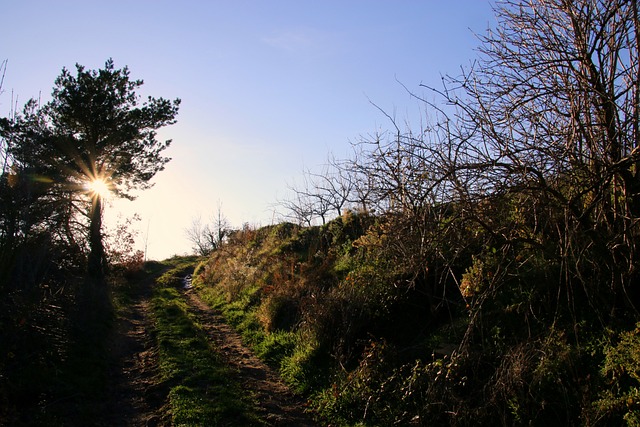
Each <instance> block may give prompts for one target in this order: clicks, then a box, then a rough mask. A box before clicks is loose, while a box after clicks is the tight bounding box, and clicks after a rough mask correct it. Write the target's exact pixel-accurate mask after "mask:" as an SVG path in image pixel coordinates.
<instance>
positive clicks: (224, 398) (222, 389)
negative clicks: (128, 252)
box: [152, 263, 263, 426]
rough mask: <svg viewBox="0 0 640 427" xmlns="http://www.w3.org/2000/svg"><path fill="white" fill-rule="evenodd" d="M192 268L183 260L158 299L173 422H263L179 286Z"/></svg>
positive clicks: (156, 308)
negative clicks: (177, 279)
mask: <svg viewBox="0 0 640 427" xmlns="http://www.w3.org/2000/svg"><path fill="white" fill-rule="evenodd" d="M188 268H189V266H188V265H185V264H183V263H178V265H177V266H175V267H174V268H173V269H172V270H169V271H168V272H167V273H165V274H164V275H163V276H162V277H161V278H160V279H159V280H158V285H157V287H156V289H155V290H154V296H153V299H152V307H153V313H154V317H155V322H156V329H157V339H158V347H159V357H160V373H161V376H162V380H163V381H164V382H165V383H166V384H167V385H168V386H169V406H170V412H171V417H172V422H173V425H176V426H180V425H194V426H195V425H246V426H251V425H263V424H262V423H261V422H260V420H259V419H258V417H257V416H256V415H255V413H254V412H253V409H252V407H253V406H252V404H251V402H250V401H249V400H248V398H247V397H246V396H244V395H243V394H244V393H243V390H242V389H241V388H240V386H239V385H238V384H237V383H234V382H233V380H232V375H231V372H230V371H229V369H228V368H227V367H226V365H225V363H224V361H223V360H222V359H221V358H220V356H219V354H218V353H217V351H216V349H215V348H213V347H212V345H211V343H210V342H209V340H208V339H207V337H206V335H205V333H204V331H203V330H202V328H201V327H200V325H198V324H197V322H196V321H195V319H194V317H193V316H192V315H191V314H190V313H189V312H188V308H187V305H186V303H185V302H184V301H183V299H182V296H181V294H180V291H179V290H178V289H176V283H175V280H176V277H179V276H180V274H181V272H185V271H186V269H188ZM185 274H186V273H185Z"/></svg>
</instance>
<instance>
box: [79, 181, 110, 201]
mask: <svg viewBox="0 0 640 427" xmlns="http://www.w3.org/2000/svg"><path fill="white" fill-rule="evenodd" d="M85 188H86V189H87V192H88V193H89V194H90V195H91V196H92V197H96V196H97V197H100V198H101V199H106V198H108V197H109V196H110V195H111V186H110V185H109V183H108V182H107V181H105V180H104V179H102V178H96V179H92V180H91V181H89V182H87V183H86V185H85Z"/></svg>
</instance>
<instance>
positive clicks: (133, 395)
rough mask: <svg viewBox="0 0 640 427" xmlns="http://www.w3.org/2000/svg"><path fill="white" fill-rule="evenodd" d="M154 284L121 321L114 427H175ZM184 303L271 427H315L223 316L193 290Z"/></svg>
mask: <svg viewBox="0 0 640 427" xmlns="http://www.w3.org/2000/svg"><path fill="white" fill-rule="evenodd" d="M151 285H152V282H149V281H148V282H146V283H144V284H143V286H141V289H140V290H139V292H138V293H137V294H136V295H135V296H134V299H135V301H134V302H133V303H132V304H131V305H130V306H129V308H128V309H127V310H126V311H125V312H124V313H122V315H121V316H120V317H119V319H118V323H117V328H116V333H115V334H114V337H113V343H112V346H111V348H112V359H113V364H112V366H111V369H110V385H109V395H110V396H112V398H111V399H109V402H106V403H105V420H104V423H101V424H102V425H110V426H149V427H153V426H170V425H171V420H170V417H169V416H168V414H167V411H166V396H167V390H166V389H165V388H164V387H163V386H162V383H161V381H160V378H159V376H158V354H157V350H156V346H155V340H154V337H153V323H152V320H151V317H150V307H149V297H150V295H151ZM185 301H186V302H187V303H188V304H189V306H190V307H191V309H192V311H193V313H194V314H195V315H196V316H197V318H198V321H199V323H200V324H201V325H203V326H204V328H205V330H206V332H207V334H208V336H209V337H210V339H211V340H212V342H213V344H214V346H215V347H217V348H218V349H219V352H220V354H221V355H222V356H223V358H224V359H225V360H226V361H227V363H228V365H229V367H230V369H231V370H232V372H235V373H236V375H237V376H236V378H237V381H238V382H239V383H240V384H241V386H242V388H243V389H244V390H246V392H247V394H249V395H251V396H253V400H255V401H256V402H257V408H256V413H257V414H258V415H259V416H260V418H261V419H263V420H264V421H265V422H266V423H267V424H268V425H273V426H315V425H317V424H316V423H315V422H313V420H312V419H311V417H309V415H308V414H306V413H305V411H304V408H305V403H304V401H303V400H301V399H300V398H298V397H297V396H295V395H294V394H293V393H291V392H290V391H289V389H288V388H287V386H286V385H285V384H284V383H283V382H282V380H281V379H280V378H279V377H278V375H277V374H276V373H275V372H274V371H273V370H272V369H270V368H269V367H268V366H266V365H265V364H264V363H263V362H261V361H260V360H259V359H258V358H257V357H256V356H255V355H254V354H253V353H252V352H251V351H250V350H249V349H248V348H246V347H245V346H244V345H243V344H242V340H241V338H240V336H239V335H238V334H237V333H236V332H235V331H234V330H233V329H232V328H231V327H230V326H229V325H227V324H226V323H225V322H224V319H223V318H222V316H220V314H218V313H217V312H215V311H214V310H212V309H210V308H209V307H208V306H207V305H206V304H204V303H203V302H202V301H201V300H200V299H199V298H198V296H197V294H196V293H195V292H194V291H193V290H186V291H185Z"/></svg>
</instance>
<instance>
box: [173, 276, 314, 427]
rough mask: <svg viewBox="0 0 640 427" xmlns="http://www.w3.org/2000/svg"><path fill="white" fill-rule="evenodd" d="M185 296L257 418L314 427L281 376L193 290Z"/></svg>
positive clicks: (301, 403)
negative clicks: (252, 403)
mask: <svg viewBox="0 0 640 427" xmlns="http://www.w3.org/2000/svg"><path fill="white" fill-rule="evenodd" d="M185 297H186V300H187V302H188V303H189V305H190V306H191V308H192V309H193V312H194V313H195V315H196V316H197V318H198V321H199V323H200V324H201V325H202V326H203V328H204V329H205V331H206V332H207V334H208V336H209V337H210V338H211V340H212V341H213V343H214V344H215V346H216V347H217V348H218V350H219V351H220V353H221V354H222V357H223V358H224V359H225V360H226V361H227V363H228V364H229V366H230V368H231V369H232V370H233V371H235V372H236V373H237V374H236V375H237V378H238V381H239V382H240V383H241V384H242V387H243V388H244V389H245V390H246V391H247V393H249V394H251V395H253V398H254V400H255V401H256V402H257V405H258V407H257V412H258V415H259V416H260V417H261V418H262V419H263V420H265V421H266V422H268V423H269V424H270V425H274V426H302V427H304V426H316V425H318V424H317V423H315V422H313V421H312V420H311V417H309V415H308V414H306V413H305V411H304V407H305V404H304V401H303V400H301V399H299V398H298V397H297V396H295V395H294V394H292V393H291V392H290V390H289V389H288V387H287V386H286V385H285V384H284V383H283V382H282V380H281V379H280V377H279V376H278V375H277V374H276V373H275V372H274V371H273V370H272V369H271V368H270V367H268V366H267V365H265V364H264V363H263V362H262V361H261V360H260V359H258V358H257V357H256V356H255V355H254V354H253V353H252V352H251V350H249V349H248V348H246V347H245V346H244V345H243V343H242V339H241V337H240V335H239V334H238V333H237V332H235V331H234V330H233V329H232V328H231V327H230V326H229V325H228V324H226V323H225V321H224V319H223V317H222V316H221V315H220V314H219V313H218V312H216V311H215V310H213V309H211V308H210V307H209V306H207V305H206V304H205V303H204V302H203V301H202V300H200V298H199V297H198V295H197V294H196V293H195V292H194V291H193V290H191V289H190V290H187V291H185Z"/></svg>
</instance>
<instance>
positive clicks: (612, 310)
mask: <svg viewBox="0 0 640 427" xmlns="http://www.w3.org/2000/svg"><path fill="white" fill-rule="evenodd" d="M496 13H497V18H498V26H497V28H495V29H494V30H492V31H490V32H488V33H487V34H486V35H483V36H480V42H481V44H480V49H479V51H480V58H479V59H478V61H475V62H474V63H473V64H472V66H470V67H469V68H466V69H465V70H464V72H463V74H462V75H461V76H459V77H455V76H454V77H447V78H446V79H445V82H444V86H443V87H442V88H423V89H424V90H425V92H426V95H425V96H420V97H422V98H424V99H425V102H426V103H427V110H428V111H429V112H430V114H431V118H432V120H431V121H428V122H427V123H428V124H427V125H425V126H424V127H422V128H420V129H410V128H401V127H400V126H397V125H396V122H395V121H393V120H392V124H393V130H391V131H390V132H387V133H382V134H378V135H374V136H373V137H367V138H363V139H362V140H361V141H360V142H359V143H357V144H355V146H354V148H355V150H354V156H353V158H352V159H348V160H345V161H335V160H334V161H332V162H330V165H329V166H328V170H327V171H323V172H322V173H319V174H313V173H309V174H308V179H307V181H306V182H305V186H304V187H303V188H298V189H297V190H296V191H295V197H294V198H292V200H291V201H290V202H288V203H287V206H288V207H289V208H291V212H292V217H293V218H296V219H298V220H299V222H300V224H309V223H310V222H311V220H312V218H313V217H314V216H315V217H317V218H320V219H321V220H322V222H323V223H324V222H325V219H326V218H325V216H330V215H331V213H332V212H336V210H342V212H340V213H344V207H346V206H349V207H351V209H352V210H355V211H358V212H360V213H359V214H358V215H357V216H356V217H355V218H358V220H357V222H356V223H357V224H359V225H360V226H361V230H360V231H358V232H357V233H356V234H349V233H346V230H347V229H349V230H351V229H350V228H349V227H347V225H346V224H353V222H352V221H353V219H348V220H347V219H346V218H347V217H345V216H342V217H339V218H338V219H336V220H335V221H333V222H330V223H327V224H326V225H325V226H323V227H316V228H313V227H311V228H306V229H301V230H300V231H298V232H295V233H293V234H291V235H290V236H289V237H288V238H289V239H291V244H292V245H293V246H291V245H290V246H286V245H285V246H286V249H285V247H280V249H278V250H277V251H276V252H275V253H273V254H271V255H269V256H271V257H275V256H276V254H277V256H278V257H280V258H277V257H275V258H270V259H271V265H270V266H269V265H263V264H262V262H261V261H259V260H258V259H256V258H253V257H254V255H255V254H256V253H260V254H261V256H265V255H266V254H265V253H264V252H261V251H260V248H262V249H263V250H264V246H260V245H261V244H262V243H261V242H262V240H258V241H256V240H251V239H249V241H248V242H249V246H250V247H251V248H253V249H243V250H240V249H234V250H229V251H230V252H231V253H230V255H229V257H226V256H227V255H228V254H227V255H225V252H224V251H218V252H217V253H214V255H213V257H212V260H211V262H210V264H209V267H208V270H207V269H205V272H206V273H205V274H204V276H203V277H204V278H205V280H206V281H208V282H209V283H212V284H214V285H215V287H214V288H213V289H214V291H213V292H214V293H215V292H216V291H215V289H218V291H219V292H221V294H222V295H223V296H225V297H226V298H227V299H228V300H229V301H233V302H234V304H239V301H244V303H245V306H246V307H245V308H248V309H249V311H251V307H254V309H255V313H257V315H258V318H259V319H262V322H263V323H264V325H263V328H264V329H265V330H266V331H269V328H272V329H273V328H275V330H277V329H278V328H279V327H281V328H284V330H287V331H291V332H292V333H294V334H295V335H296V336H297V337H298V338H297V339H298V340H300V341H298V344H296V345H294V346H293V347H294V348H295V349H296V350H293V351H292V354H291V356H288V357H291V359H287V358H285V359H284V362H283V365H282V366H283V370H284V372H285V373H286V374H287V373H288V374H290V375H291V376H292V377H294V381H302V382H304V383H305V384H307V386H309V384H313V385H312V386H309V387H311V389H312V390H314V391H315V392H316V393H318V395H317V396H321V398H319V401H320V402H321V403H320V404H319V405H320V407H321V408H323V409H324V410H325V412H326V413H327V414H330V416H331V417H334V420H337V421H338V422H343V423H346V424H352V423H356V422H362V423H364V424H368V425H391V423H400V424H411V423H413V424H424V425H431V424H437V425H442V424H444V425H495V424H496V423H499V424H503V425H521V424H528V423H533V424H536V425H538V424H543V423H547V424H550V425H558V424H560V423H562V424H569V425H620V424H625V423H626V424H628V425H638V423H640V383H639V382H638V380H639V379H640V373H639V371H638V366H640V352H639V351H638V348H639V347H638V344H640V337H638V333H640V332H639V331H640V329H638V328H637V327H636V324H637V322H638V321H640V316H639V313H638V307H639V306H640V305H639V304H640V289H638V267H639V264H638V249H639V247H638V237H639V236H638V221H639V215H640V211H639V209H640V205H638V200H639V197H640V170H639V169H638V167H639V164H638V161H639V160H640V151H639V148H638V147H639V145H638V144H639V143H640V121H639V119H640V16H639V14H638V5H637V2H633V1H626V0H614V1H604V0H579V1H565V0H524V1H515V0H514V1H510V0H508V1H502V2H499V3H498V4H497V7H496ZM434 95H435V98H436V100H437V101H436V102H431V101H429V102H427V101H426V100H427V99H433V98H434ZM416 96H417V97H418V95H416ZM440 101H442V102H440ZM345 195H346V196H345ZM332 200H333V201H341V202H342V204H339V205H337V204H336V203H332V202H331V201H332ZM345 200H346V201H347V203H345ZM337 206H340V207H338V208H337ZM348 218H351V217H350V216H349V217H348ZM344 227H347V228H346V229H345V228H344ZM350 232H353V230H351V231H350ZM259 233H260V232H258V234H259ZM345 233H346V234H345ZM347 235H348V236H349V237H348V238H346V237H345V236H347ZM303 242H306V243H304V244H303ZM294 243H295V244H294ZM295 245H303V246H302V248H304V250H303V252H302V253H303V255H302V258H298V259H297V258H295V256H294V255H295V254H298V255H300V253H299V252H298V249H296V248H300V247H298V246H295ZM276 246H277V245H276ZM255 248H257V249H258V252H255V251H254V249H255ZM243 251H247V252H243ZM278 260H280V264H278V263H277V261H278ZM282 263H284V264H282ZM274 265H279V267H275V266H274ZM283 265H289V266H290V268H288V269H287V268H285V267H283ZM244 268H250V269H249V270H244ZM225 272H226V273H225ZM249 272H250V275H248V274H249ZM248 289H251V291H250V292H249V291H248ZM247 292H248V293H247ZM249 294H250V295H249ZM278 325H279V326H278ZM300 343H302V344H300ZM302 349H306V350H302ZM304 351H307V353H304ZM303 354H304V356H303ZM287 360H296V361H297V362H300V364H301V367H300V368H297V370H295V369H293V368H292V366H291V365H290V364H289V362H287ZM318 360H324V363H325V365H324V366H325V367H326V370H325V371H323V372H324V373H325V374H326V375H328V376H329V377H325V379H324V380H318V381H317V382H315V383H314V381H315V380H312V379H311V377H305V375H307V374H309V372H315V373H317V371H314V369H313V366H312V365H313V364H312V363H311V362H310V361H314V363H316V362H318ZM318 366H319V365H318ZM292 370H293V371H295V372H294V373H292ZM305 372H306V373H305ZM309 375H310V374H309ZM318 375H319V377H317V378H321V377H322V375H320V374H318ZM314 378H316V377H314ZM317 378H316V379H317ZM306 381H308V383H307V382H306ZM302 388H305V387H302Z"/></svg>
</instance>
